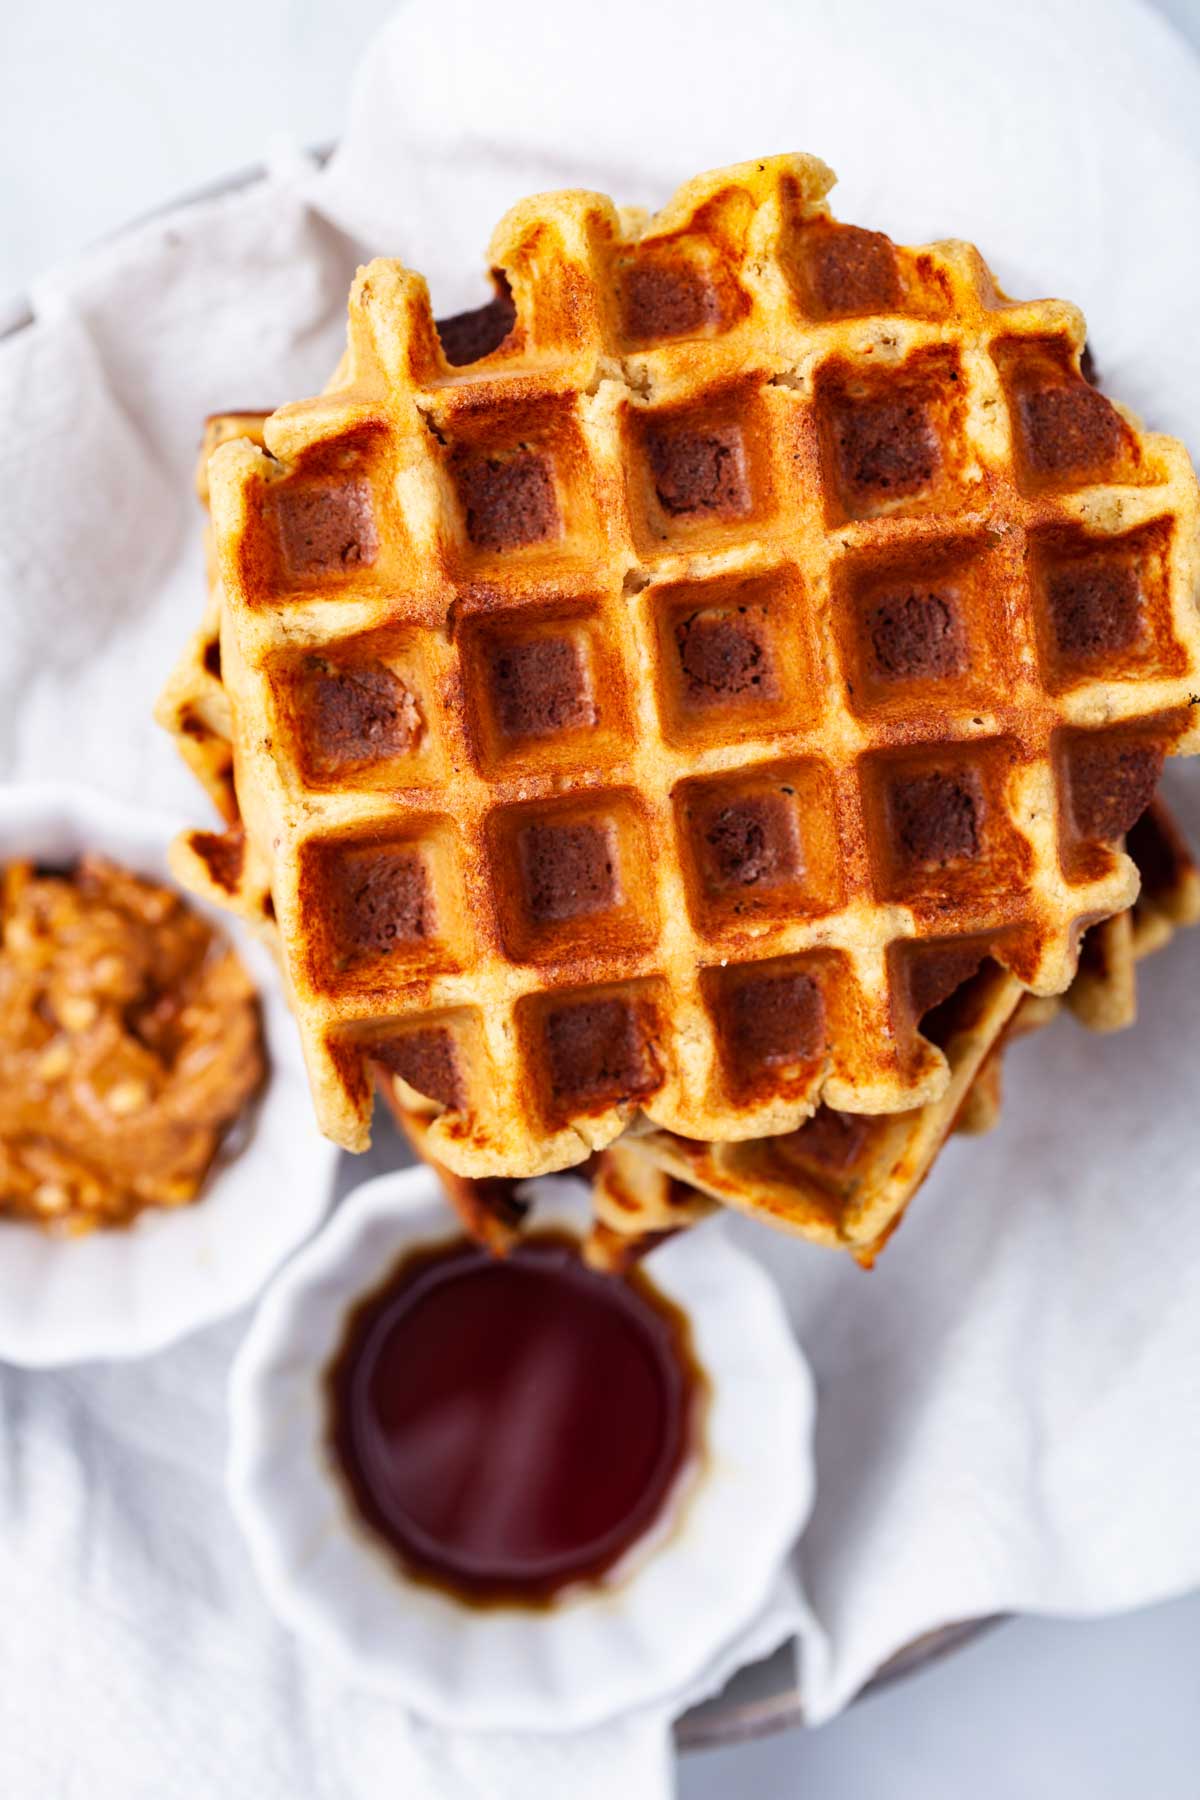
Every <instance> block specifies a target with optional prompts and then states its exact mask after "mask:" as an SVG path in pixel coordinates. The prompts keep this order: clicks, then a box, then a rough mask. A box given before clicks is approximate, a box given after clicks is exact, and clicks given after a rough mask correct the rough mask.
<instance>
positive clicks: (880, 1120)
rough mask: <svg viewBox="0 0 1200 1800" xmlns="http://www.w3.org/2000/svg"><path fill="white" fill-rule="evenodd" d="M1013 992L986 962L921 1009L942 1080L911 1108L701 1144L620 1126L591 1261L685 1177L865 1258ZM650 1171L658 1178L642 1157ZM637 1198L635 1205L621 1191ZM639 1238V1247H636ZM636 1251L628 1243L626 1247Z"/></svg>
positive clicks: (643, 1228)
mask: <svg viewBox="0 0 1200 1800" xmlns="http://www.w3.org/2000/svg"><path fill="white" fill-rule="evenodd" d="M1020 999H1021V987H1020V984H1019V983H1018V982H1017V981H1016V979H1015V978H1014V977H1013V976H1012V975H1010V974H1008V973H1007V971H1005V970H1003V969H1000V968H998V967H997V966H996V965H995V964H993V963H990V962H989V963H988V964H987V965H985V967H984V968H983V969H981V970H980V971H978V973H976V974H975V975H973V976H971V977H970V978H969V979H968V980H967V981H965V982H963V983H962V984H961V985H960V986H959V987H958V988H957V989H956V990H955V991H954V993H953V994H952V995H951V996H950V997H949V999H947V1000H945V1001H943V1002H942V1004H941V1006H940V1007H938V1008H937V1009H935V1011H934V1012H933V1013H930V1014H929V1015H927V1016H926V1019H925V1020H924V1022H923V1023H924V1028H925V1029H926V1030H927V1031H928V1032H929V1033H930V1034H931V1041H932V1042H935V1043H937V1044H938V1045H939V1047H940V1048H941V1050H942V1052H943V1054H944V1056H945V1058H946V1063H947V1066H948V1068H949V1071H950V1079H949V1081H948V1082H947V1084H946V1086H945V1088H944V1089H943V1090H942V1092H941V1094H940V1095H939V1096H938V1098H937V1099H936V1100H931V1101H927V1102H926V1103H925V1105H924V1106H919V1107H915V1108H913V1109H911V1110H910V1111H908V1112H900V1113H894V1114H888V1115H886V1116H875V1117H871V1116H869V1115H866V1114H862V1113H849V1112H837V1111H834V1110H833V1109H832V1108H830V1107H827V1106H823V1107H821V1108H820V1110H819V1111H818V1112H817V1113H816V1114H815V1115H814V1116H813V1117H812V1118H811V1119H809V1120H807V1121H806V1123H805V1124H804V1125H803V1126H801V1127H800V1128H799V1129H797V1130H796V1131H792V1132H785V1133H782V1134H780V1135H778V1136H775V1137H765V1138H756V1139H752V1140H750V1141H748V1142H740V1143H724V1144H715V1143H714V1144H699V1143H696V1142H695V1140H693V1139H690V1138H684V1137H679V1136H676V1135H675V1134H674V1133H671V1132H662V1131H654V1132H650V1133H647V1134H646V1135H644V1136H636V1137H629V1138H625V1139H623V1140H622V1141H621V1142H620V1143H619V1144H616V1145H613V1146H612V1147H611V1148H610V1149H608V1150H606V1151H605V1152H604V1153H603V1156H602V1158H601V1162H602V1165H603V1166H602V1170H601V1174H600V1177H599V1180H598V1183H597V1189H598V1198H597V1206H596V1212H597V1217H598V1219H599V1221H600V1223H601V1226H602V1227H603V1230H602V1232H601V1233H600V1234H599V1236H598V1237H597V1238H595V1239H594V1240H593V1245H592V1247H591V1255H592V1258H593V1260H596V1261H599V1262H603V1263H605V1264H606V1265H607V1266H611V1267H619V1266H621V1258H620V1257H619V1255H618V1254H616V1253H615V1251H614V1247H613V1240H614V1238H616V1237H618V1236H619V1235H620V1234H621V1232H622V1229H623V1227H624V1226H625V1225H626V1223H628V1224H629V1225H630V1227H631V1228H632V1229H633V1230H634V1231H635V1232H638V1233H639V1234H640V1233H644V1232H649V1233H651V1234H654V1233H657V1232H658V1231H660V1230H662V1229H663V1227H662V1225H661V1224H660V1223H659V1220H660V1219H661V1218H662V1217H663V1215H664V1214H667V1215H669V1212H670V1211H671V1210H672V1209H673V1208H678V1207H680V1206H681V1205H682V1204H683V1195H682V1194H680V1193H679V1188H680V1187H681V1186H682V1187H683V1188H684V1189H685V1190H686V1189H687V1188H691V1189H693V1190H696V1191H698V1192H699V1193H700V1194H703V1195H705V1196H707V1197H708V1198H709V1199H710V1200H714V1201H720V1202H721V1203H723V1204H724V1205H726V1206H730V1207H733V1208H735V1209H736V1210H737V1211H739V1212H746V1213H749V1214H751V1215H752V1216H753V1217H755V1218H757V1219H762V1220H765V1221H766V1222H767V1223H768V1224H770V1225H774V1226H776V1227H779V1228H782V1229H783V1230H785V1231H790V1232H793V1233H795V1234H796V1235H797V1236H800V1237H804V1238H808V1239H809V1240H810V1241H811V1242H813V1243H817V1244H824V1245H826V1246H827V1247H828V1248H830V1249H848V1250H850V1251H851V1252H852V1254H853V1255H854V1256H855V1257H856V1259H857V1260H858V1261H859V1262H860V1263H863V1264H864V1265H867V1266H869V1265H870V1264H871V1263H872V1262H873V1261H874V1259H875V1257H876V1256H877V1255H878V1253H879V1251H880V1249H881V1248H882V1247H883V1245H884V1243H886V1241H887V1239H888V1237H889V1236H890V1235H891V1233H892V1232H893V1231H894V1230H895V1228H896V1226H897V1225H898V1224H899V1222H900V1219H901V1217H902V1216H903V1212H904V1209H905V1207H906V1206H907V1205H908V1202H909V1201H910V1200H911V1198H912V1196H913V1195H914V1194H915V1193H916V1191H917V1189H918V1188H919V1187H920V1185H921V1183H922V1181H923V1180H924V1179H925V1176H926V1175H927V1174H928V1172H929V1170H930V1168H931V1167H932V1165H933V1162H934V1160H935V1158H936V1156H937V1154H938V1151H939V1150H940V1149H941V1147H942V1145H943V1143H944V1142H945V1140H946V1138H947V1137H948V1136H949V1134H950V1132H951V1130H952V1129H953V1127H954V1122H955V1119H956V1117H957V1115H958V1112H959V1109H960V1108H961V1106H962V1105H963V1102H964V1100H965V1099H966V1097H967V1095H968V1093H969V1091H970V1089H971V1085H972V1083H973V1081H974V1080H975V1078H976V1076H977V1074H978V1073H979V1070H980V1068H981V1067H982V1066H983V1064H984V1062H985V1059H986V1058H987V1056H988V1054H989V1052H990V1051H991V1050H992V1049H993V1047H994V1046H995V1045H997V1044H998V1043H999V1042H1000V1040H1001V1038H1002V1035H1003V1033H1004V1030H1005V1027H1006V1026H1007V1025H1008V1024H1009V1022H1010V1020H1011V1019H1012V1017H1013V1014H1014V1012H1015V1010H1016V1008H1017V1005H1018V1003H1019V1001H1020ZM638 1163H642V1164H650V1165H652V1167H653V1168H654V1169H655V1170H657V1172H658V1177H659V1179H658V1181H657V1183H655V1180H654V1177H653V1176H651V1175H650V1174H649V1173H648V1172H647V1171H646V1170H645V1169H644V1168H643V1169H638V1168H637V1166H636V1165H637V1164H638ZM629 1191H632V1192H633V1193H635V1194H636V1195H637V1196H638V1197H639V1201H640V1216H639V1214H637V1213H633V1212H631V1211H629V1212H623V1211H622V1210H621V1207H620V1196H621V1195H622V1194H623V1193H625V1192H629ZM639 1248H640V1246H639ZM635 1253H636V1252H629V1253H628V1254H629V1255H630V1256H632V1255H633V1254H635Z"/></svg>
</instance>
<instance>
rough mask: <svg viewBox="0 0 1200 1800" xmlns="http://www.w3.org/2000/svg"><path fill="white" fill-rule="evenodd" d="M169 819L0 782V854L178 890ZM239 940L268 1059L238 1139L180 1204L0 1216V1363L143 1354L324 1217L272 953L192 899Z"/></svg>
mask: <svg viewBox="0 0 1200 1800" xmlns="http://www.w3.org/2000/svg"><path fill="white" fill-rule="evenodd" d="M178 829H179V824H178V821H176V820H173V819H169V818H162V817H160V816H158V815H157V814H155V813H153V812H150V811H147V810H146V809H144V808H142V807H138V806H134V805H130V804H126V803H124V802H120V801H116V800H111V799H109V798H107V797H106V796H105V795H103V794H95V793H91V792H89V791H88V790H87V789H86V788H80V787H73V786H59V785H53V786H51V785H46V786H41V785H38V786H20V787H8V788H0V866H3V864H4V863H7V862H11V861H13V860H15V859H16V858H18V857H32V858H34V859H35V860H36V861H38V862H44V863H51V864H54V863H68V862H71V861H73V860H74V859H75V858H77V857H78V856H80V855H81V854H82V853H83V852H85V851H88V850H94V851H98V852H99V853H100V854H102V855H104V856H107V857H110V858H111V859H112V860H113V861H115V862H119V863H121V864H123V865H124V866H125V867H126V868H129V869H133V870H134V871H135V872H136V873H138V874H140V875H145V876H148V877H150V878H151V879H152V880H154V881H161V882H162V883H163V884H164V886H168V887H175V886H177V883H175V882H174V881H173V880H172V878H171V875H170V872H169V870H168V868H167V846H168V844H169V843H170V842H171V839H172V838H173V837H174V836H175V834H176V832H177V831H178ZM189 904H191V905H194V906H196V908H197V910H198V911H200V912H204V913H205V914H206V916H208V917H210V918H211V919H212V922H213V924H214V925H216V926H217V927H218V928H219V929H220V930H221V931H222V932H224V933H225V934H226V935H227V936H228V937H230V938H231V939H232V940H233V941H234V942H235V944H236V947H237V951H238V954H239V956H241V957H242V959H243V961H244V962H245V965H246V967H247V969H248V970H249V971H250V974H251V976H252V977H253V979H254V982H255V985H256V987H257V988H258V992H259V999H260V1002H261V1006H262V1020H263V1035H264V1038H265V1041H266V1048H267V1057H268V1062H269V1065H270V1068H269V1075H268V1079H267V1084H266V1086H265V1088H264V1090H263V1093H262V1095H261V1097H260V1099H259V1101H258V1103H257V1107H256V1110H255V1112H254V1114H253V1115H252V1117H251V1120H250V1122H249V1132H248V1136H247V1139H246V1142H245V1143H244V1144H243V1145H242V1147H241V1149H240V1150H239V1151H238V1153H237V1154H236V1155H235V1156H231V1157H230V1158H229V1160H228V1161H226V1162H222V1161H220V1160H219V1161H218V1163H217V1165H216V1166H215V1167H214V1169H213V1170H212V1172H211V1174H210V1176H209V1179H208V1181H207V1182H206V1184H205V1187H204V1190H203V1192H202V1194H201V1197H200V1198H199V1199H198V1200H197V1201H196V1202H195V1203H194V1204H192V1205H190V1206H183V1207H179V1208H178V1209H174V1208H173V1209H170V1210H162V1211H156V1210H154V1209H149V1210H147V1211H146V1212H144V1213H142V1214H141V1215H140V1216H139V1217H138V1218H137V1219H136V1220H135V1221H134V1223H133V1224H132V1225H130V1226H129V1227H128V1228H125V1229H118V1230H111V1231H106V1230H100V1231H94V1232H92V1233H90V1234H89V1235H88V1236H86V1237H81V1238H60V1237H54V1236H52V1235H49V1234H47V1233H45V1232H43V1231H40V1230H39V1229H38V1228H37V1226H35V1225H29V1224H25V1223H24V1222H23V1221H19V1220H11V1219H0V1359H3V1360H4V1361H6V1362H11V1363H19V1364H23V1365H25V1366H26V1367H30V1368H51V1367H55V1366H58V1365H60V1364H63V1363H73V1362H83V1361H87V1360H92V1359H96V1358H101V1357H112V1358H117V1357H133V1356H145V1355H147V1354H149V1353H150V1352H151V1351H154V1350H158V1349H161V1348H162V1347H163V1346H164V1345H165V1344H168V1343H170V1342H172V1341H173V1340H174V1339H175V1338H179V1337H183V1336H184V1335H185V1334H186V1333H187V1332H189V1331H195V1330H197V1329H198V1328H199V1327H200V1326H202V1325H208V1324H211V1323H213V1322H214V1321H215V1320H217V1319H220V1318H222V1317H224V1316H225V1315H226V1314H227V1313H231V1312H235V1311H236V1310H237V1308H238V1307H239V1306H243V1305H245V1303H246V1302H247V1301H248V1300H250V1299H251V1298H252V1297H253V1295H254V1294H255V1293H256V1292H257V1291H258V1289H259V1288H260V1287H261V1286H262V1284H263V1282H264V1281H265V1280H266V1279H267V1277H268V1275H270V1273H271V1272H272V1270H273V1269H274V1268H275V1267H276V1266H277V1265H278V1264H279V1263H280V1262H281V1261H282V1260H283V1258H284V1257H285V1256H286V1255H287V1254H288V1252H289V1251H291V1250H294V1249H295V1247H296V1245H297V1244H299V1243H300V1242H302V1240H303V1239H304V1238H306V1237H307V1236H308V1235H309V1233H310V1232H311V1231H312V1230H313V1229H314V1228H315V1227H316V1225H317V1224H318V1223H319V1222H320V1220H321V1218H322V1217H323V1216H324V1213H325V1211H326V1209H327V1207H328V1205H329V1202H330V1199H331V1197H332V1194H333V1177H334V1166H335V1163H336V1160H337V1151H336V1149H335V1148H334V1146H333V1145H332V1144H330V1143H328V1142H327V1141H326V1140H325V1139H324V1138H323V1137H322V1136H321V1135H320V1133H319V1132H318V1130H317V1127H316V1124H315V1123H314V1121H313V1118H312V1107H311V1103H310V1101H309V1097H308V1082H307V1080H306V1078H305V1074H304V1065H303V1060H302V1058H301V1054H300V1049H299V1044H298V1041H297V1034H296V1030H295V1027H294V1025H293V1024H292V1021H291V1017H290V1015H289V1013H288V1011H287V1007H286V1005H285V1003H284V999H283V994H282V987H281V983H280V980H279V976H278V973H277V971H276V969H275V967H274V965H273V963H272V961H271V958H270V956H269V954H268V952H267V951H266V950H265V949H264V948H263V947H262V945H261V944H258V943H256V942H255V941H254V940H253V939H252V938H251V937H250V936H249V934H248V933H246V932H244V931H241V930H239V929H237V928H236V927H232V926H231V923H230V921H229V920H228V919H227V918H224V917H222V916H220V915H218V914H216V913H214V912H211V911H210V910H209V909H206V908H204V907H203V906H201V905H200V903H199V902H197V901H193V900H191V899H190V897H189Z"/></svg>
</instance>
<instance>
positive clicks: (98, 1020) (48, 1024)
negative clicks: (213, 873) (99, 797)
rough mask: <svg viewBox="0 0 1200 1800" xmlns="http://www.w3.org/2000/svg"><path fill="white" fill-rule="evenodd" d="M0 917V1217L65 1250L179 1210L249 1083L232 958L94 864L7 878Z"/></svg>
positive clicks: (16, 871) (23, 869) (178, 909)
mask: <svg viewBox="0 0 1200 1800" xmlns="http://www.w3.org/2000/svg"><path fill="white" fill-rule="evenodd" d="M0 909H2V911H0V930H2V934H3V935H2V941H0V1214H5V1213H7V1214H9V1215H13V1216H17V1217H21V1218H25V1219H32V1220H35V1221H37V1222H39V1223H41V1224H43V1225H46V1226H47V1227H50V1228H53V1229H54V1230H56V1231H61V1232H65V1233H69V1234H72V1235H74V1234H76V1233H80V1232H85V1231H90V1230H92V1229H93V1228H94V1227H95V1226H98V1225H125V1224H128V1223H129V1221H130V1220H131V1219H133V1218H134V1217H135V1216H136V1214H137V1213H139V1212H140V1211H141V1210H142V1208H143V1207H148V1206H181V1205H184V1204H186V1203H187V1202H188V1201H190V1200H194V1199H195V1198H196V1195H197V1193H198V1192H199V1190H200V1186H201V1184H202V1182H203V1181H204V1177H205V1175H206V1174H207V1172H208V1169H209V1166H210V1164H211V1163H212V1160H213V1157H214V1155H215V1154H216V1151H217V1148H218V1146H219V1144H220V1143H221V1140H222V1138H223V1136H224V1135H225V1133H226V1132H227V1131H228V1129H229V1127H230V1126H231V1125H232V1124H233V1123H234V1121H235V1120H236V1119H237V1118H238V1116H239V1115H240V1114H241V1113H242V1111H243V1110H244V1108H245V1107H246V1105H247V1102H248V1101H249V1100H250V1099H251V1097H252V1096H253V1095H254V1093H255V1092H256V1090H257V1089H258V1087H259V1086H260V1084H261V1083H262V1080H263V1076H264V1072H265V1061H264V1054H263V1045H262V1034H261V1029H260V1024H259V1014H258V1003H257V999H256V996H255V992H254V989H253V987H252V985H251V982H250V978H249V976H248V975H247V974H246V971H245V970H244V969H243V967H242V965H241V963H240V962H239V961H238V958H237V957H236V955H235V954H234V952H233V951H232V950H231V949H230V948H229V946H228V944H227V943H225V942H224V940H223V939H222V938H221V937H220V936H219V935H218V934H217V933H216V932H214V931H213V930H212V928H211V927H210V926H209V925H208V924H206V923H205V921H204V920H203V919H201V918H200V917H199V915H198V914H197V913H195V912H193V911H192V910H191V908H190V907H189V906H187V905H186V904H185V903H184V902H183V901H182V900H181V899H180V898H179V896H178V895H176V894H174V893H172V892H171V891H170V890H169V889H167V888H163V887H159V886H157V885H156V884H155V883H153V882H150V881H145V880H142V879H141V878H140V877H138V876H136V875H132V874H130V873H129V872H128V871H127V870H125V869H122V868H119V867H117V866H116V865H115V864H113V863H110V862H106V861H104V860H103V859H102V858H100V857H95V856H85V857H83V858H82V859H81V860H80V862H79V863H78V864H77V865H76V866H75V868H74V869H72V870H71V871H70V872H69V873H64V874H43V873H39V872H37V871H36V870H35V868H34V866H33V865H32V864H31V863H27V862H18V863H12V864H10V865H9V866H8V868H7V869H6V870H5V871H4V874H3V880H2V887H0Z"/></svg>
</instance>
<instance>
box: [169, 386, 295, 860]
mask: <svg viewBox="0 0 1200 1800" xmlns="http://www.w3.org/2000/svg"><path fill="white" fill-rule="evenodd" d="M269 417H270V415H269V414H268V413H265V412H239V413H219V414H214V415H213V417H211V418H210V419H208V420H206V421H205V426H204V441H203V445H202V448H201V453H200V461H199V464H198V466H197V469H196V492H197V494H198V496H199V499H200V504H201V505H202V506H203V507H204V508H205V511H206V513H207V508H208V459H209V457H210V456H211V455H212V453H213V451H214V450H215V449H216V448H217V446H218V445H219V444H223V443H227V442H228V441H229V440H230V439H233V438H250V439H251V440H252V441H253V442H255V443H261V442H262V429H263V426H264V424H265V423H266V421H267V419H268V418H269ZM204 557H205V565H206V572H207V577H208V580H207V587H206V595H207V597H206V601H205V606H204V614H203V617H202V618H201V621H200V626H199V628H198V630H196V631H194V632H193V633H192V635H191V637H190V638H189V639H188V641H187V643H186V644H185V646H184V648H183V651H182V652H181V654H180V657H179V661H178V662H177V663H176V665H175V667H174V669H172V671H171V674H170V676H169V677H168V679H167V682H166V685H165V687H164V688H163V690H162V693H161V694H160V695H159V698H158V704H157V706H156V707H155V709H154V716H155V718H156V719H157V720H158V722H159V724H160V725H162V726H163V727H164V728H165V729H166V730H167V731H169V732H170V733H171V736H172V737H173V738H174V739H175V743H176V746H177V748H178V750H179V753H180V755H181V756H182V757H183V759H184V761H185V762H186V763H187V765H188V767H189V768H190V769H191V771H192V773H193V775H195V777H196V779H197V780H198V781H199V782H200V783H201V785H202V786H203V787H204V788H205V790H206V791H207V793H208V795H209V798H210V799H211V800H212V802H213V805H214V806H215V807H216V809H217V811H218V812H219V813H220V815H221V817H222V819H224V821H225V823H226V825H236V824H237V823H238V821H239V817H240V815H239V812H238V803H237V795H236V793H235V792H234V783H233V722H232V720H231V718H230V713H229V696H228V694H227V693H226V691H225V684H224V682H223V681H222V679H221V586H220V581H219V578H218V575H217V568H216V559H215V557H214V556H213V550H212V532H211V529H210V528H209V527H208V524H207V521H206V524H205V532H204ZM223 891H224V892H225V893H228V889H227V888H225V889H224V890H223Z"/></svg>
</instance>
